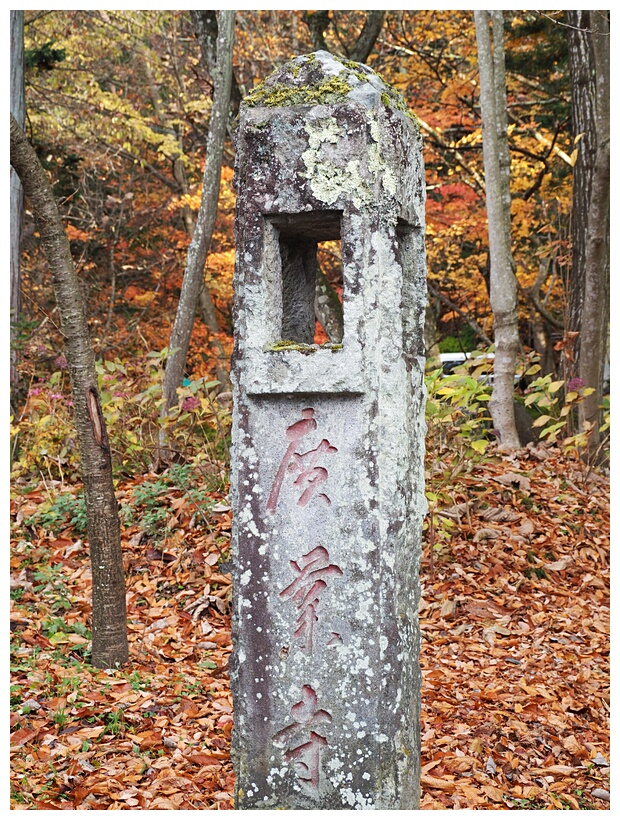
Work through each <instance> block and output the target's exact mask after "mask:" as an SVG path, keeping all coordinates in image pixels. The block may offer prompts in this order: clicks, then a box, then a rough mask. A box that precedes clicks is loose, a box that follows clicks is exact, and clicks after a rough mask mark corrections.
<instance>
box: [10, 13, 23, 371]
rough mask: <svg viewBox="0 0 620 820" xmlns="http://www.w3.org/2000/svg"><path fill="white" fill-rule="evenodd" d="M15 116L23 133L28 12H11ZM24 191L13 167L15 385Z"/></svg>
mask: <svg viewBox="0 0 620 820" xmlns="http://www.w3.org/2000/svg"><path fill="white" fill-rule="evenodd" d="M11 114H12V115H13V116H14V117H15V121H16V122H17V124H18V125H19V127H20V128H22V129H23V127H24V122H25V119H26V99H25V93H24V12H23V11H11ZM23 219H24V191H23V188H22V184H21V182H20V179H19V175H18V174H17V172H16V171H15V169H14V168H12V167H11V382H15V381H16V380H17V371H16V364H17V351H16V350H15V348H14V342H15V334H14V325H16V324H17V323H18V322H19V318H20V314H21V306H22V299H21V292H22V291H21V268H20V265H21V239H22V223H23Z"/></svg>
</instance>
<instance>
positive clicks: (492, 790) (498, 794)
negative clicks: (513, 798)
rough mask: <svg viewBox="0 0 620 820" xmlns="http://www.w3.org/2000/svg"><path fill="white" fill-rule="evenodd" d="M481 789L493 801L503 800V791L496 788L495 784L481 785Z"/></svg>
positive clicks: (501, 801) (499, 801) (500, 801)
mask: <svg viewBox="0 0 620 820" xmlns="http://www.w3.org/2000/svg"><path fill="white" fill-rule="evenodd" d="M482 791H483V792H484V793H485V794H486V796H487V797H488V798H489V799H490V800H492V801H493V802H494V803H503V802H504V792H503V791H502V790H501V789H498V788H497V786H491V785H488V786H487V785H485V786H483V787H482Z"/></svg>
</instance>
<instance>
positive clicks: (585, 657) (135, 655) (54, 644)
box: [10, 446, 609, 810]
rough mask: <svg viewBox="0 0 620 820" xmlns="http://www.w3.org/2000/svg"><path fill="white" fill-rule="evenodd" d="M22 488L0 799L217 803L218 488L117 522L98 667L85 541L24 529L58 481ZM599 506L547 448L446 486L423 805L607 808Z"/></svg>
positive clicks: (222, 662)
mask: <svg viewBox="0 0 620 820" xmlns="http://www.w3.org/2000/svg"><path fill="white" fill-rule="evenodd" d="M147 478H148V477H146V478H145V477H140V479H138V480H137V482H136V481H135V482H128V483H127V484H126V485H125V486H121V487H120V488H119V500H120V501H121V504H122V503H123V500H124V499H127V498H131V496H132V493H133V492H134V489H135V487H136V486H139V482H142V483H143V484H144V483H145V481H146V480H147ZM148 480H150V481H151V482H152V483H155V482H156V481H157V477H155V476H151V477H150V478H149V479H148ZM65 489H66V488H65ZM19 490H20V491H18V492H16V493H15V494H14V497H13V499H12V502H11V512H12V516H13V520H14V526H13V534H14V536H15V537H14V539H13V540H12V557H11V598H12V601H11V640H12V642H11V670H12V671H11V718H10V722H11V757H12V762H11V807H12V808H14V809H108V810H109V809H149V810H150V809H173V810H174V809H182V810H187V809H189V810H191V809H215V810H218V809H232V808H233V804H232V793H233V784H234V776H233V772H232V767H231V763H230V736H231V729H232V724H233V709H232V701H231V696H230V689H229V682H228V657H229V654H230V651H231V638H230V600H231V577H230V574H229V572H228V570H229V565H228V564H227V563H226V562H222V556H223V557H224V559H226V561H227V560H228V557H229V556H228V546H229V539H230V525H231V514H230V510H229V509H228V508H227V504H226V500H225V496H224V495H223V494H221V493H220V495H219V496H218V495H217V494H213V493H212V494H211V497H210V501H209V504H208V505H207V506H208V509H209V512H208V514H207V515H206V516H197V515H196V509H195V502H194V501H192V498H191V495H190V494H189V493H184V492H183V491H182V490H180V489H173V488H171V489H169V491H168V492H167V493H165V494H164V495H165V498H164V495H161V494H160V502H161V504H164V503H165V505H166V507H165V508H164V512H163V513H161V515H160V516H159V517H160V519H161V520H160V524H161V525H162V527H163V530H162V531H163V533H164V535H163V537H161V532H162V531H160V532H159V537H155V536H156V535H157V532H156V531H153V530H152V531H151V532H155V535H152V534H151V535H149V534H148V533H145V532H144V530H141V529H140V527H141V521H140V520H136V522H135V523H133V524H131V525H129V526H126V527H125V530H124V537H123V548H124V555H125V568H126V578H127V600H128V618H129V640H130V651H131V661H130V664H128V665H127V667H126V668H124V669H122V670H118V671H105V670H97V669H95V668H93V667H92V666H90V664H89V663H88V660H89V633H88V630H87V628H86V627H87V626H88V623H89V619H90V603H89V601H90V586H91V578H90V570H89V562H88V554H87V549H86V548H85V546H84V544H83V543H82V540H81V539H80V538H77V537H76V534H75V531H74V529H72V528H71V527H66V528H65V529H64V530H63V531H61V532H60V533H56V534H53V533H52V532H51V531H50V530H49V529H46V528H45V526H42V525H41V524H40V523H39V524H37V523H36V521H37V517H36V513H37V510H40V509H41V508H42V505H44V504H45V502H46V500H47V499H48V494H49V492H50V491H51V492H52V494H54V493H56V494H57V493H58V492H59V488H58V487H54V486H52V487H50V482H47V485H43V484H41V485H39V486H36V487H33V486H30V487H22V488H19ZM142 497H144V486H143V487H142ZM608 498H609V485H608V480H607V479H606V478H604V477H601V476H600V475H597V474H590V475H589V476H588V477H587V480H585V479H584V475H583V468H581V467H580V466H579V465H578V464H577V463H576V462H575V461H573V460H569V459H566V458H564V457H562V456H561V455H560V453H559V451H557V450H556V449H554V448H550V449H545V448H543V447H542V446H539V447H538V448H532V449H529V450H524V451H520V452H519V453H518V454H516V455H513V456H512V457H509V456H503V457H501V456H499V455H497V454H496V455H495V456H494V457H493V458H490V459H488V460H486V461H485V462H484V463H483V464H480V465H477V466H476V467H475V468H474V469H473V470H472V471H471V472H469V473H467V474H466V475H465V476H464V477H461V478H460V479H459V483H458V488H457V489H456V491H455V493H454V494H453V501H454V504H453V506H451V507H447V508H445V509H444V510H442V515H443V518H444V520H446V521H450V522H451V524H452V529H451V533H452V534H451V538H450V541H449V543H448V544H447V545H444V546H442V548H441V550H439V551H437V550H433V556H432V558H433V560H432V561H431V560H430V556H429V549H428V545H427V546H426V548H425V552H424V559H423V562H422V573H421V574H422V600H421V604H420V619H421V629H422V636H423V641H422V656H421V664H422V669H423V690H422V704H423V705H422V727H421V728H422V808H423V809H431V810H432V809H446V808H448V809H458V808H476V809H498V808H499V809H502V808H503V809H607V808H609V803H608V802H607V801H606V799H605V798H607V800H608V794H609V525H608V521H609V502H608ZM48 506H49V504H48ZM152 511H153V510H151V512H152ZM151 518H152V516H151ZM42 520H43V519H41V518H39V522H41V521H42ZM33 522H35V523H33ZM43 523H45V521H44V520H43Z"/></svg>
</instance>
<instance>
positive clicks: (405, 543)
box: [231, 51, 426, 809]
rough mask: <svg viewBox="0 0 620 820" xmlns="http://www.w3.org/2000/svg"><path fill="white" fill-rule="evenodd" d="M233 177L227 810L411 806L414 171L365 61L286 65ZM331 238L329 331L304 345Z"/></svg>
mask: <svg viewBox="0 0 620 820" xmlns="http://www.w3.org/2000/svg"><path fill="white" fill-rule="evenodd" d="M236 185H237V193H238V203H237V222H236V231H237V266H236V273H235V276H236V287H235V292H236V305H235V352H234V357H233V373H232V377H233V384H234V397H235V410H234V419H233V443H234V448H233V462H232V478H231V495H232V500H233V510H234V525H233V551H234V589H235V593H234V621H233V642H234V654H233V659H232V663H231V682H232V689H233V696H234V704H235V728H234V736H233V757H234V762H235V767H236V775H237V785H236V801H237V808H239V809H414V808H417V806H418V801H419V742H420V741H419V705H420V671H419V664H418V655H419V647H420V637H419V627H418V618H417V606H418V597H419V580H418V565H419V558H420V549H421V528H422V518H423V514H424V512H425V501H424V495H423V480H424V479H423V457H424V433H425V424H424V401H425V394H424V384H423V371H424V359H423V356H424V344H423V328H424V312H425V306H426V283H425V276H426V268H425V255H424V196H425V187H424V169H423V163H422V152H421V139H420V134H419V130H418V128H417V127H416V124H415V119H414V118H413V117H412V115H411V114H410V113H409V112H408V110H407V108H406V106H405V104H404V102H403V100H402V98H401V97H400V96H399V95H398V94H397V93H396V92H395V91H394V90H393V89H391V88H390V87H389V86H387V85H386V84H385V83H384V82H383V81H382V80H381V79H380V77H379V76H378V75H377V74H375V73H374V72H373V71H372V70H371V69H369V68H368V67H367V66H364V65H358V64H356V63H351V62H342V61H340V60H339V59H337V58H335V57H333V56H332V55H330V54H328V53H327V52H325V51H318V52H316V53H314V54H310V55H306V56H303V57H297V58H295V59H294V60H291V61H290V62H289V63H287V64H286V65H284V66H283V67H282V68H281V69H279V70H278V71H277V72H276V73H275V74H273V75H272V76H271V77H270V78H269V79H267V80H266V81H265V83H264V84H263V85H262V86H259V87H258V88H257V89H255V90H254V91H253V92H252V93H251V94H250V95H249V97H247V98H246V100H245V102H244V104H243V106H242V109H241V116H240V124H239V133H238V145H237V168H236ZM336 239H339V240H340V248H341V253H342V277H343V307H344V335H343V340H342V344H325V345H322V346H321V345H318V344H315V342H314V294H315V279H316V268H317V261H316V249H317V243H318V242H322V241H327V240H336Z"/></svg>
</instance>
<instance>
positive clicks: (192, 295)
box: [163, 10, 235, 412]
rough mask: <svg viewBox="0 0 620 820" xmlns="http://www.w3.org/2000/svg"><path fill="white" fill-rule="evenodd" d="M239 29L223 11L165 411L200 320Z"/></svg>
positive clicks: (172, 399) (231, 14)
mask: <svg viewBox="0 0 620 820" xmlns="http://www.w3.org/2000/svg"><path fill="white" fill-rule="evenodd" d="M234 26H235V12H234V11H230V10H224V11H220V12H219V13H218V37H217V60H216V62H217V64H216V69H215V72H214V75H215V76H214V89H213V107H212V109H211V120H210V122H209V134H208V137H207V151H206V153H207V157H206V162H205V170H204V177H203V186H202V199H201V202H200V210H199V211H198V217H197V219H196V227H195V230H194V235H193V237H192V241H191V242H190V246H189V248H188V251H187V262H186V265H185V273H184V275H183V286H182V288H181V296H180V298H179V304H178V307H177V315H176V319H175V322H174V327H173V329H172V334H171V337H170V350H171V353H170V356H169V358H168V361H167V362H166V371H165V374H164V407H163V410H164V412H165V411H166V410H167V409H168V408H170V407H172V406H173V405H174V404H175V403H176V401H177V393H176V391H177V389H178V388H179V387H180V386H181V384H182V382H183V374H184V371H185V363H186V361H187V351H188V349H189V340H190V336H191V333H192V328H193V326H194V317H195V315H196V309H197V307H198V303H199V300H200V294H201V291H202V290H203V288H204V266H205V261H206V258H207V252H208V250H209V245H210V243H211V237H212V234H213V227H214V225H215V217H216V215H217V202H218V195H219V189H220V176H221V169H222V154H223V150H224V139H225V136H226V126H227V122H228V109H229V107H230V88H231V79H232V52H233V41H234Z"/></svg>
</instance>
